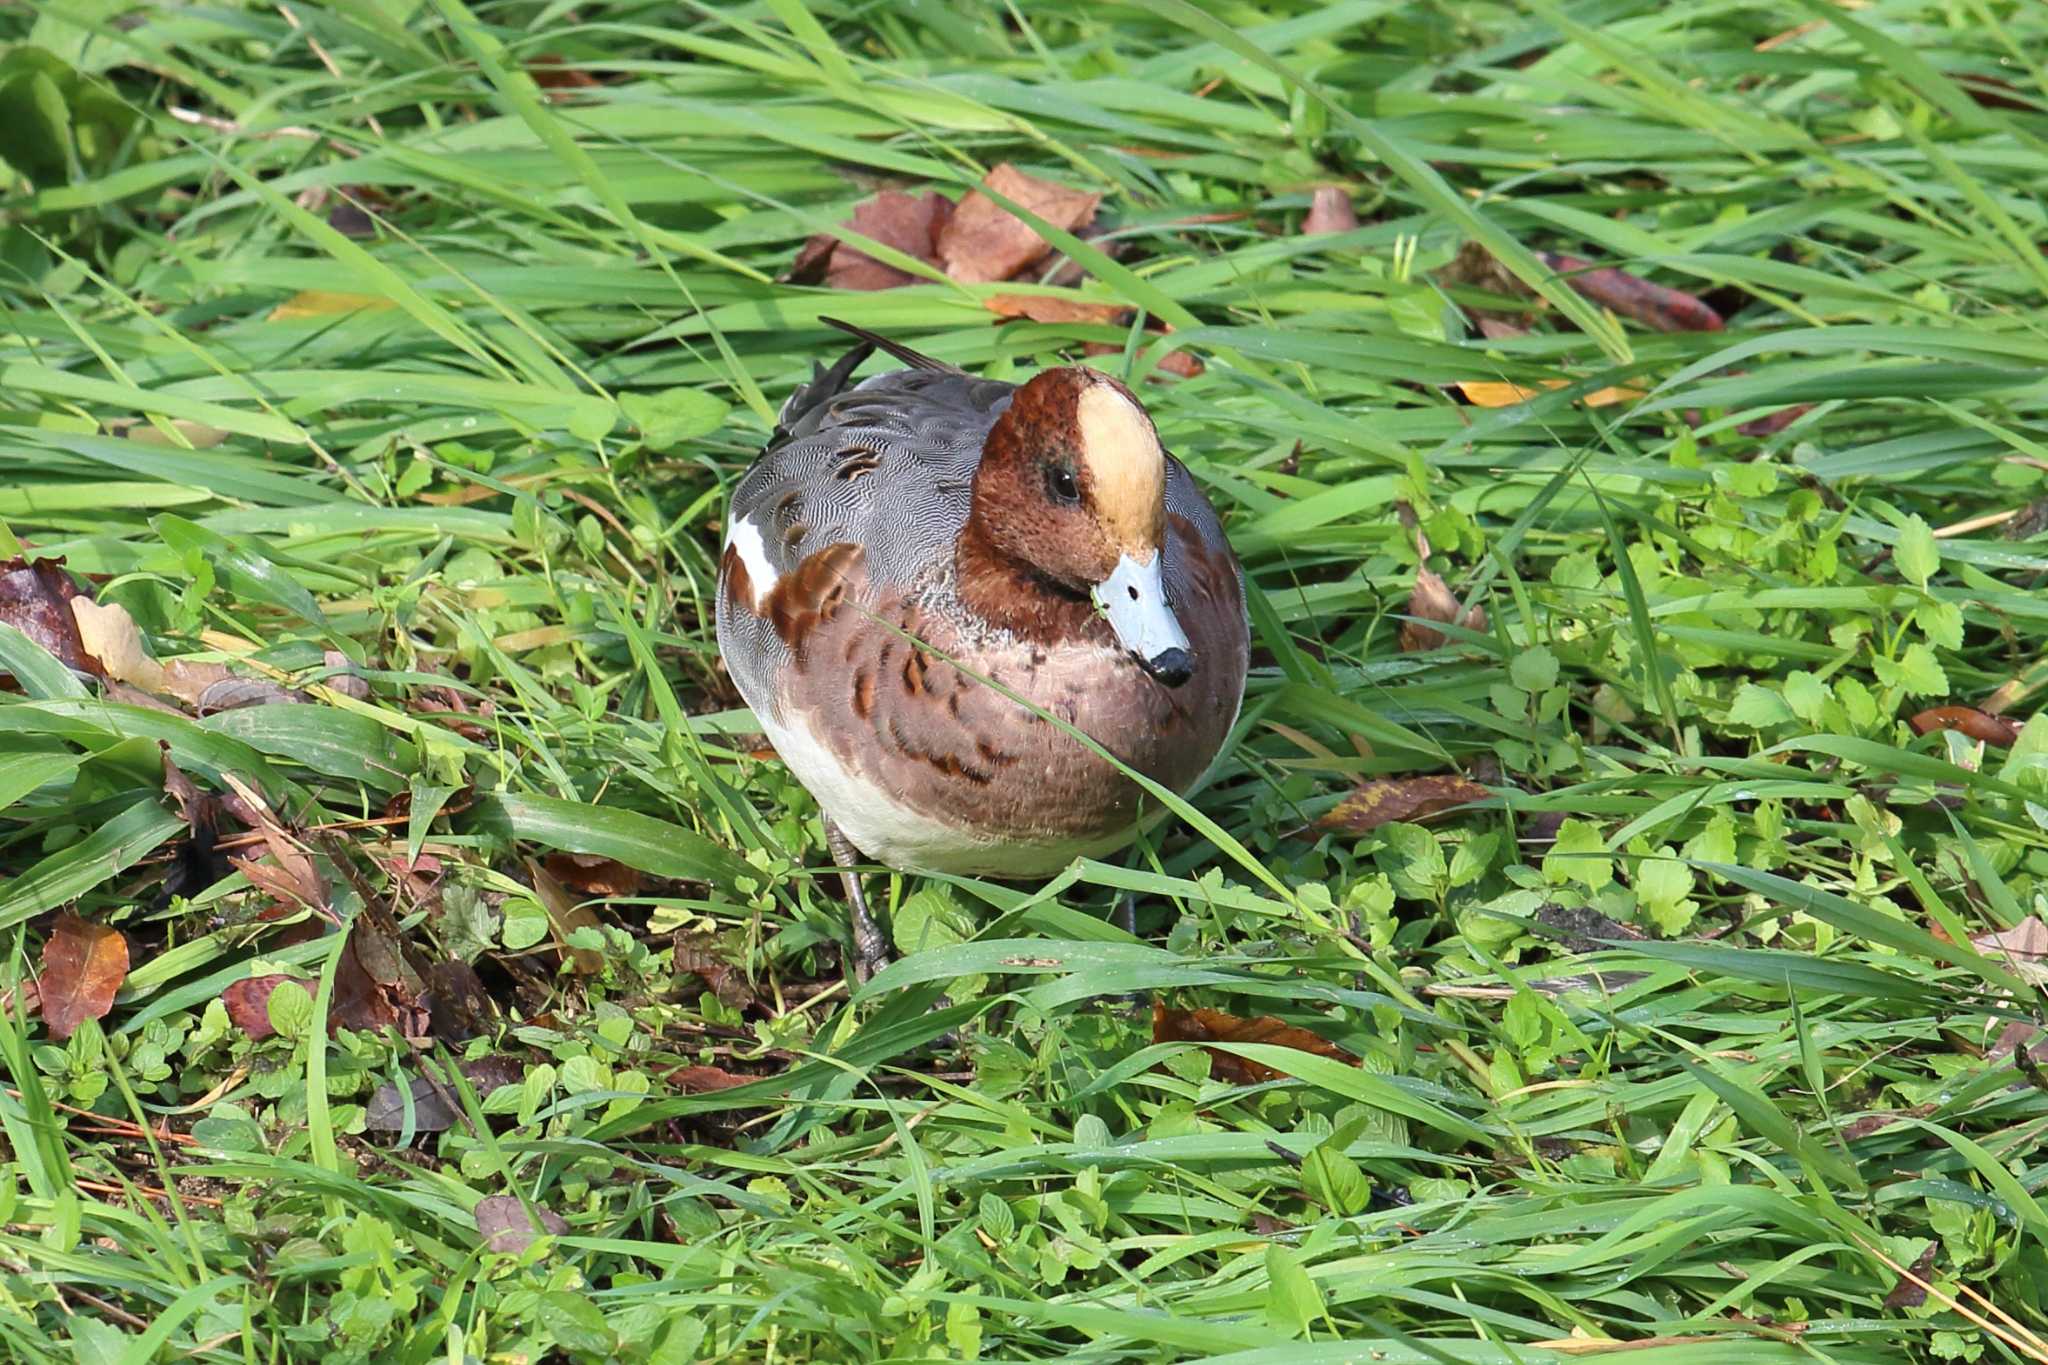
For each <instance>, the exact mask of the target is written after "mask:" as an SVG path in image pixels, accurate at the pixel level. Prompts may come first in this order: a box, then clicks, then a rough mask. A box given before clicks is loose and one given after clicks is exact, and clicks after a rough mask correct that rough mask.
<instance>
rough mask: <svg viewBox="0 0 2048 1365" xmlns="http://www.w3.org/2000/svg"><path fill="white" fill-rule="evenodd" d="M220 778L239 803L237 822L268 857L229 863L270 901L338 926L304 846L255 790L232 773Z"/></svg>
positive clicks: (248, 858) (319, 878) (321, 880)
mask: <svg viewBox="0 0 2048 1365" xmlns="http://www.w3.org/2000/svg"><path fill="white" fill-rule="evenodd" d="M221 776H222V778H223V780H225V781H226V782H227V784H228V787H229V789H230V790H231V791H233V792H234V794H235V797H236V799H237V801H238V803H239V804H238V805H237V807H236V811H237V818H238V819H241V820H242V823H244V824H246V825H247V826H249V828H250V829H252V830H255V831H256V832H257V833H258V834H261V835H262V836H263V845H264V848H265V850H266V851H267V852H268V853H269V854H270V862H269V863H261V862H258V861H257V860H256V859H255V858H254V857H241V858H235V859H233V860H232V861H233V862H234V865H235V867H236V868H237V869H238V870H239V871H240V872H241V873H242V875H243V876H245V877H247V878H248V879H249V883H250V885H252V886H255V887H256V888H257V889H259V890H261V891H263V892H264V893H265V894H267V895H269V896H270V897H271V898H273V899H275V900H279V901H287V902H296V903H297V904H299V905H303V906H304V907H306V908H307V909H308V910H311V911H313V912H314V913H315V914H317V915H320V916H321V917H322V918H324V919H327V920H329V921H330V922H336V923H338V922H339V921H337V920H335V915H334V910H333V907H332V905H331V903H330V901H329V899H328V892H327V883H326V881H325V879H323V878H322V877H321V875H320V871H319V869H318V868H316V867H315V866H314V865H313V857H312V855H311V854H310V853H308V852H307V851H306V848H305V846H304V845H303V844H301V843H300V842H299V841H298V840H297V839H294V838H293V837H292V836H291V835H290V834H289V833H288V832H287V831H286V830H285V827H284V824H283V822H281V821H280V820H279V819H278V818H277V816H276V815H275V814H274V813H273V812H272V811H271V809H270V805H269V803H268V802H266V801H265V800H264V799H263V798H262V796H260V795H259V794H258V793H257V791H256V789H255V788H253V787H251V786H250V785H249V784H248V783H246V782H244V781H243V780H242V779H241V778H239V777H236V776H235V775H234V774H233V773H223V774H221Z"/></svg>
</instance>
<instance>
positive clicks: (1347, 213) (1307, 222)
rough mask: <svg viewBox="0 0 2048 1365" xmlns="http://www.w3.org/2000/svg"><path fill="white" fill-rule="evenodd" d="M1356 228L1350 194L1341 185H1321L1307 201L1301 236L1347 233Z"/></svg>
mask: <svg viewBox="0 0 2048 1365" xmlns="http://www.w3.org/2000/svg"><path fill="white" fill-rule="evenodd" d="M1357 226H1358V211H1357V210H1356V209H1354V208H1352V207H1351V192H1350V191H1349V190H1347V189H1345V188H1344V187H1343V186H1342V185H1323V186H1320V187H1318V188H1317V190H1316V193H1315V198H1314V199H1312V200H1310V201H1309V206H1308V213H1307V214H1306V215H1305V216H1304V217H1303V218H1302V220H1301V235H1302V236H1304V237H1314V236H1319V235H1321V234H1322V233H1325V232H1349V231H1351V230H1352V229H1353V228H1355V227H1357Z"/></svg>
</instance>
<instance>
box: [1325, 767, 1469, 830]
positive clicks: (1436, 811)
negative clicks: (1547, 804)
mask: <svg viewBox="0 0 2048 1365" xmlns="http://www.w3.org/2000/svg"><path fill="white" fill-rule="evenodd" d="M1492 795H1493V793H1492V792H1489V791H1488V790H1487V789H1486V788H1484V787H1482V786H1480V785H1479V784H1478V783H1477V782H1469V781H1467V780H1466V779H1464V778H1462V777H1458V776H1456V775H1455V774H1450V773H1443V774H1439V775H1437V776H1434V777H1395V778H1381V779H1379V780H1377V781H1373V782H1364V783H1360V784H1359V785H1358V786H1356V787H1354V788H1352V790H1351V793H1350V795H1348V796H1346V797H1345V798H1344V799H1343V800H1342V801H1340V802H1338V803H1337V805H1335V806H1334V807H1332V808H1331V809H1330V810H1329V811H1327V812H1325V813H1324V815H1323V818H1322V819H1320V820H1318V821H1316V823H1315V827H1316V829H1318V830H1321V831H1324V832H1328V833H1338V834H1365V833H1368V832H1370V831H1372V830H1376V829H1378V828H1379V827H1380V826H1381V825H1386V824H1392V823H1393V822H1395V821H1397V820H1404V821H1422V820H1428V819H1430V818H1432V817H1434V816H1438V815H1442V814H1443V813H1444V812H1445V811H1448V810H1452V809H1455V808H1456V807H1458V806H1464V805H1469V804H1471V803H1472V802H1474V801H1484V800H1487V799H1488V798H1489V797H1491V796H1492Z"/></svg>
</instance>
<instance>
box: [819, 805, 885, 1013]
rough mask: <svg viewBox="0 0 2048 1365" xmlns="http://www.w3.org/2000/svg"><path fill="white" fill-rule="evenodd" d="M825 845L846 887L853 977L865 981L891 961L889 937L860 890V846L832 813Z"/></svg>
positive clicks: (826, 828)
mask: <svg viewBox="0 0 2048 1365" xmlns="http://www.w3.org/2000/svg"><path fill="white" fill-rule="evenodd" d="M825 846H826V847H827V848H829V849H831V850H832V861H833V862H835V863H837V864H838V865H839V884H840V885H841V886H843V887H845V888H846V909H847V917H848V919H850V920H851V921H852V923H853V979H854V980H855V981H857V982H859V983H861V984H862V985H865V984H866V983H867V980H868V978H869V977H871V976H873V975H874V974H875V973H876V972H879V971H880V970H882V968H884V967H886V966H887V965H888V964H889V941H888V940H887V939H885V938H883V937H882V929H881V926H880V925H878V924H876V923H875V917H874V916H873V915H870V914H869V913H868V900H867V897H866V896H864V895H862V894H861V889H860V873H858V872H856V871H854V868H855V867H857V866H858V865H859V864H860V862H861V856H860V850H859V849H856V848H855V847H854V846H853V841H852V840H850V839H848V838H847V837H846V835H845V834H843V833H841V832H840V829H839V826H837V825H835V824H833V823H832V821H831V818H830V817H825Z"/></svg>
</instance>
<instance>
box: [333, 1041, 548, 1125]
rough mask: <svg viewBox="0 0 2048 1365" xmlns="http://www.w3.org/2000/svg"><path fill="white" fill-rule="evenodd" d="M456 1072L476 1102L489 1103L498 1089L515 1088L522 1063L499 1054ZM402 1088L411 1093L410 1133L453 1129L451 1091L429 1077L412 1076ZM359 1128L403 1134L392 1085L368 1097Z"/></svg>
mask: <svg viewBox="0 0 2048 1365" xmlns="http://www.w3.org/2000/svg"><path fill="white" fill-rule="evenodd" d="M456 1069H457V1070H458V1071H460V1072H461V1073H462V1075H463V1078H464V1079H466V1080H467V1081H468V1082H469V1085H470V1088H471V1089H472V1090H474V1091H476V1097H477V1099H478V1100H487V1099H489V1098H490V1097H491V1092H492V1091H494V1090H496V1089H497V1088H498V1087H499V1086H504V1085H518V1084H519V1083H520V1082H521V1081H522V1080H523V1079H525V1076H526V1066H525V1064H524V1063H523V1062H521V1061H520V1060H519V1059H518V1058H517V1057H509V1056H506V1055H504V1054H502V1053H493V1054H492V1055H490V1056H488V1057H475V1058H472V1059H471V1060H469V1061H466V1062H461V1063H458V1064H457V1066H456ZM406 1088H407V1090H409V1091H410V1092H411V1093H412V1126H413V1131H414V1132H417V1133H440V1132H445V1131H447V1130H448V1129H450V1128H453V1127H454V1126H455V1117H456V1110H455V1108H454V1107H453V1105H451V1104H450V1101H451V1100H452V1101H455V1102H456V1103H460V1097H459V1096H458V1095H456V1093H455V1092H454V1090H453V1089H452V1088H451V1087H449V1086H448V1085H446V1084H445V1083H437V1082H436V1081H435V1080H434V1078H433V1077H430V1076H414V1077H413V1078H412V1079H411V1080H410V1081H409V1082H408V1083H407V1086H406ZM363 1126H364V1127H366V1128H369V1129H372V1130H374V1131H376V1132H380V1133H398V1132H403V1131H404V1130H405V1099H404V1097H403V1096H402V1095H401V1094H400V1093H399V1090H398V1087H397V1086H396V1085H393V1084H392V1083H391V1082H389V1081H386V1082H385V1083H384V1084H383V1085H380V1086H378V1087H377V1089H376V1090H375V1091H374V1092H372V1093H371V1095H370V1102H369V1103H368V1104H367V1105H365V1106H363Z"/></svg>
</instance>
